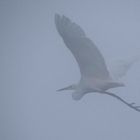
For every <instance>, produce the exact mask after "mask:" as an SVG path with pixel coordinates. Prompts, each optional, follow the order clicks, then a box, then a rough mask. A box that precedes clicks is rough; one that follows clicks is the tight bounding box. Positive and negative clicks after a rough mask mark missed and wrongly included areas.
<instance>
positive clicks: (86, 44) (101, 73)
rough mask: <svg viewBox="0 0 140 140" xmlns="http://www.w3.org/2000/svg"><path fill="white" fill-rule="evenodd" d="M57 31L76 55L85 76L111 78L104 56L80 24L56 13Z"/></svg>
mask: <svg viewBox="0 0 140 140" xmlns="http://www.w3.org/2000/svg"><path fill="white" fill-rule="evenodd" d="M55 24H56V28H57V31H58V32H59V34H60V36H61V37H62V38H63V41H64V43H65V45H66V46H67V47H68V48H69V50H70V51H71V52H72V54H73V55H74V57H75V59H76V60H77V62H78V65H79V67H80V72H81V75H82V76H83V77H86V78H88V77H90V78H98V79H110V75H109V72H108V70H107V67H106V64H105V61H104V58H103V56H102V54H101V53H100V51H99V50H98V48H97V47H96V45H95V44H94V43H93V42H92V41H91V40H90V39H89V38H87V37H86V35H85V32H84V31H83V30H82V29H81V27H80V26H79V25H77V24H76V23H74V22H72V21H71V20H70V19H68V18H67V17H65V16H60V15H58V14H56V15H55Z"/></svg>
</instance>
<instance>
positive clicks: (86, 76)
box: [55, 14, 140, 112]
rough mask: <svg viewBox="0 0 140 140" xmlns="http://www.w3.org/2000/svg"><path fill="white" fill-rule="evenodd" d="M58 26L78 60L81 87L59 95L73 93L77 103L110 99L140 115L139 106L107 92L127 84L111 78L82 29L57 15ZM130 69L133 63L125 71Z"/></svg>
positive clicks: (66, 43)
mask: <svg viewBox="0 0 140 140" xmlns="http://www.w3.org/2000/svg"><path fill="white" fill-rule="evenodd" d="M55 25H56V29H57V31H58V33H59V35H60V36H61V37H62V39H63V41H64V43H65V45H66V46H67V48H68V49H69V50H70V51H71V53H72V54H73V56H74V57H75V59H76V61H77V63H78V66H79V69H80V73H81V79H80V80H79V83H78V84H73V85H70V86H67V87H65V88H62V89H59V90H58V91H62V90H74V92H73V93H72V98H73V99H74V100H80V99H81V98H82V97H83V96H84V95H85V94H87V93H91V92H97V93H100V94H105V95H110V96H112V97H114V98H116V99H118V100H120V101H121V102H123V103H124V104H126V105H127V106H129V107H130V108H132V109H135V110H136V111H139V112H140V106H136V105H135V103H128V102H127V101H125V100H124V99H122V98H121V97H119V96H117V95H115V94H114V93H111V92H108V90H109V89H111V88H117V87H123V86H124V84H123V83H121V82H118V81H115V80H114V79H113V78H112V76H111V74H110V73H109V71H108V68H107V66H106V63H105V60H104V58H103V56H102V54H101V52H100V51H99V50H98V48H97V46H96V45H95V44H94V43H93V42H92V40H90V39H89V38H88V37H87V36H86V34H85V32H84V31H83V29H82V28H81V27H80V26H79V25H77V24H76V23H74V22H72V21H71V20H70V19H69V18H67V17H66V16H60V15H58V14H55ZM129 65H131V63H128V64H127V65H126V66H125V68H127V67H129Z"/></svg>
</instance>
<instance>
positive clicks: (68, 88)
mask: <svg viewBox="0 0 140 140" xmlns="http://www.w3.org/2000/svg"><path fill="white" fill-rule="evenodd" d="M71 89H72V87H71V86H68V87H65V88H61V89H58V90H56V91H63V90H71Z"/></svg>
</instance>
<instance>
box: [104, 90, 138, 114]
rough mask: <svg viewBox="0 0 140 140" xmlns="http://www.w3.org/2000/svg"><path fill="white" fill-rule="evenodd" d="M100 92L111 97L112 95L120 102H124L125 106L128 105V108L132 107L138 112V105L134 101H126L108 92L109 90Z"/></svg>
mask: <svg viewBox="0 0 140 140" xmlns="http://www.w3.org/2000/svg"><path fill="white" fill-rule="evenodd" d="M101 93H104V94H107V95H110V96H112V97H114V98H116V99H118V100H120V101H121V102H123V103H124V104H126V105H127V106H129V107H130V108H132V109H134V110H136V111H138V112H140V106H137V105H135V103H128V102H127V101H125V100H124V99H122V98H121V97H119V96H117V95H115V94H114V93H110V92H106V91H104V92H101Z"/></svg>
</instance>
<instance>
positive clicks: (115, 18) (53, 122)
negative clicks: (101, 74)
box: [0, 0, 140, 140]
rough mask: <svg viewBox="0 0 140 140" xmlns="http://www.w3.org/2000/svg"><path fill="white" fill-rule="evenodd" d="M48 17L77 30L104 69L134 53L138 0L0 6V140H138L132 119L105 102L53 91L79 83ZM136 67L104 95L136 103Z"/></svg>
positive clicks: (138, 116) (139, 95)
mask: <svg viewBox="0 0 140 140" xmlns="http://www.w3.org/2000/svg"><path fill="white" fill-rule="evenodd" d="M55 13H58V14H62V15H65V16H67V17H69V18H70V19H71V20H72V21H74V22H76V23H77V24H79V25H80V26H81V27H82V28H83V29H84V30H85V33H86V34H87V36H88V37H89V38H91V39H92V40H93V41H94V43H95V44H96V45H97V46H98V48H99V49H100V51H101V52H102V54H103V56H104V57H105V60H106V62H107V63H108V64H110V62H112V61H114V60H119V59H126V58H127V57H133V56H136V55H139V54H140V41H139V40H140V39H139V37H140V16H139V15H140V1H138V0H83V1H81V0H71V1H70V0H69V1H68V0H23V1H22V0H12V1H10V0H0V31H1V33H0V58H1V60H0V63H1V70H0V76H1V79H0V83H1V88H0V91H1V96H0V110H1V113H0V114H1V115H0V124H1V125H0V139H1V140H85V139H87V140H139V138H140V131H139V130H140V113H138V112H136V111H134V110H132V109H130V108H128V107H127V106H125V105H124V104H122V103H121V102H119V101H117V100H116V99H113V98H112V97H109V96H105V95H102V96H101V95H99V94H88V95H86V96H85V97H84V98H83V99H82V100H80V101H78V102H75V101H73V100H72V98H71V92H68V91H66V92H63V93H58V92H56V90H57V89H59V88H63V87H65V86H67V85H70V84H72V83H76V82H78V80H79V78H80V73H79V68H78V65H77V63H76V61H75V59H74V57H73V56H72V54H71V53H70V51H69V50H68V49H67V48H66V47H65V45H64V43H63V41H62V39H61V38H60V36H59V35H58V33H57V31H56V28H55V24H54V15H55ZM139 72H140V62H138V63H136V64H135V65H134V66H133V67H132V68H131V69H130V70H129V72H128V74H127V76H126V77H124V78H123V79H122V81H123V82H124V83H125V85H126V87H124V88H118V89H113V90H111V91H112V92H114V93H116V94H117V95H119V96H121V97H122V98H124V99H125V100H127V101H129V102H136V103H137V104H138V105H140V86H139V83H140V74H139Z"/></svg>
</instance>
